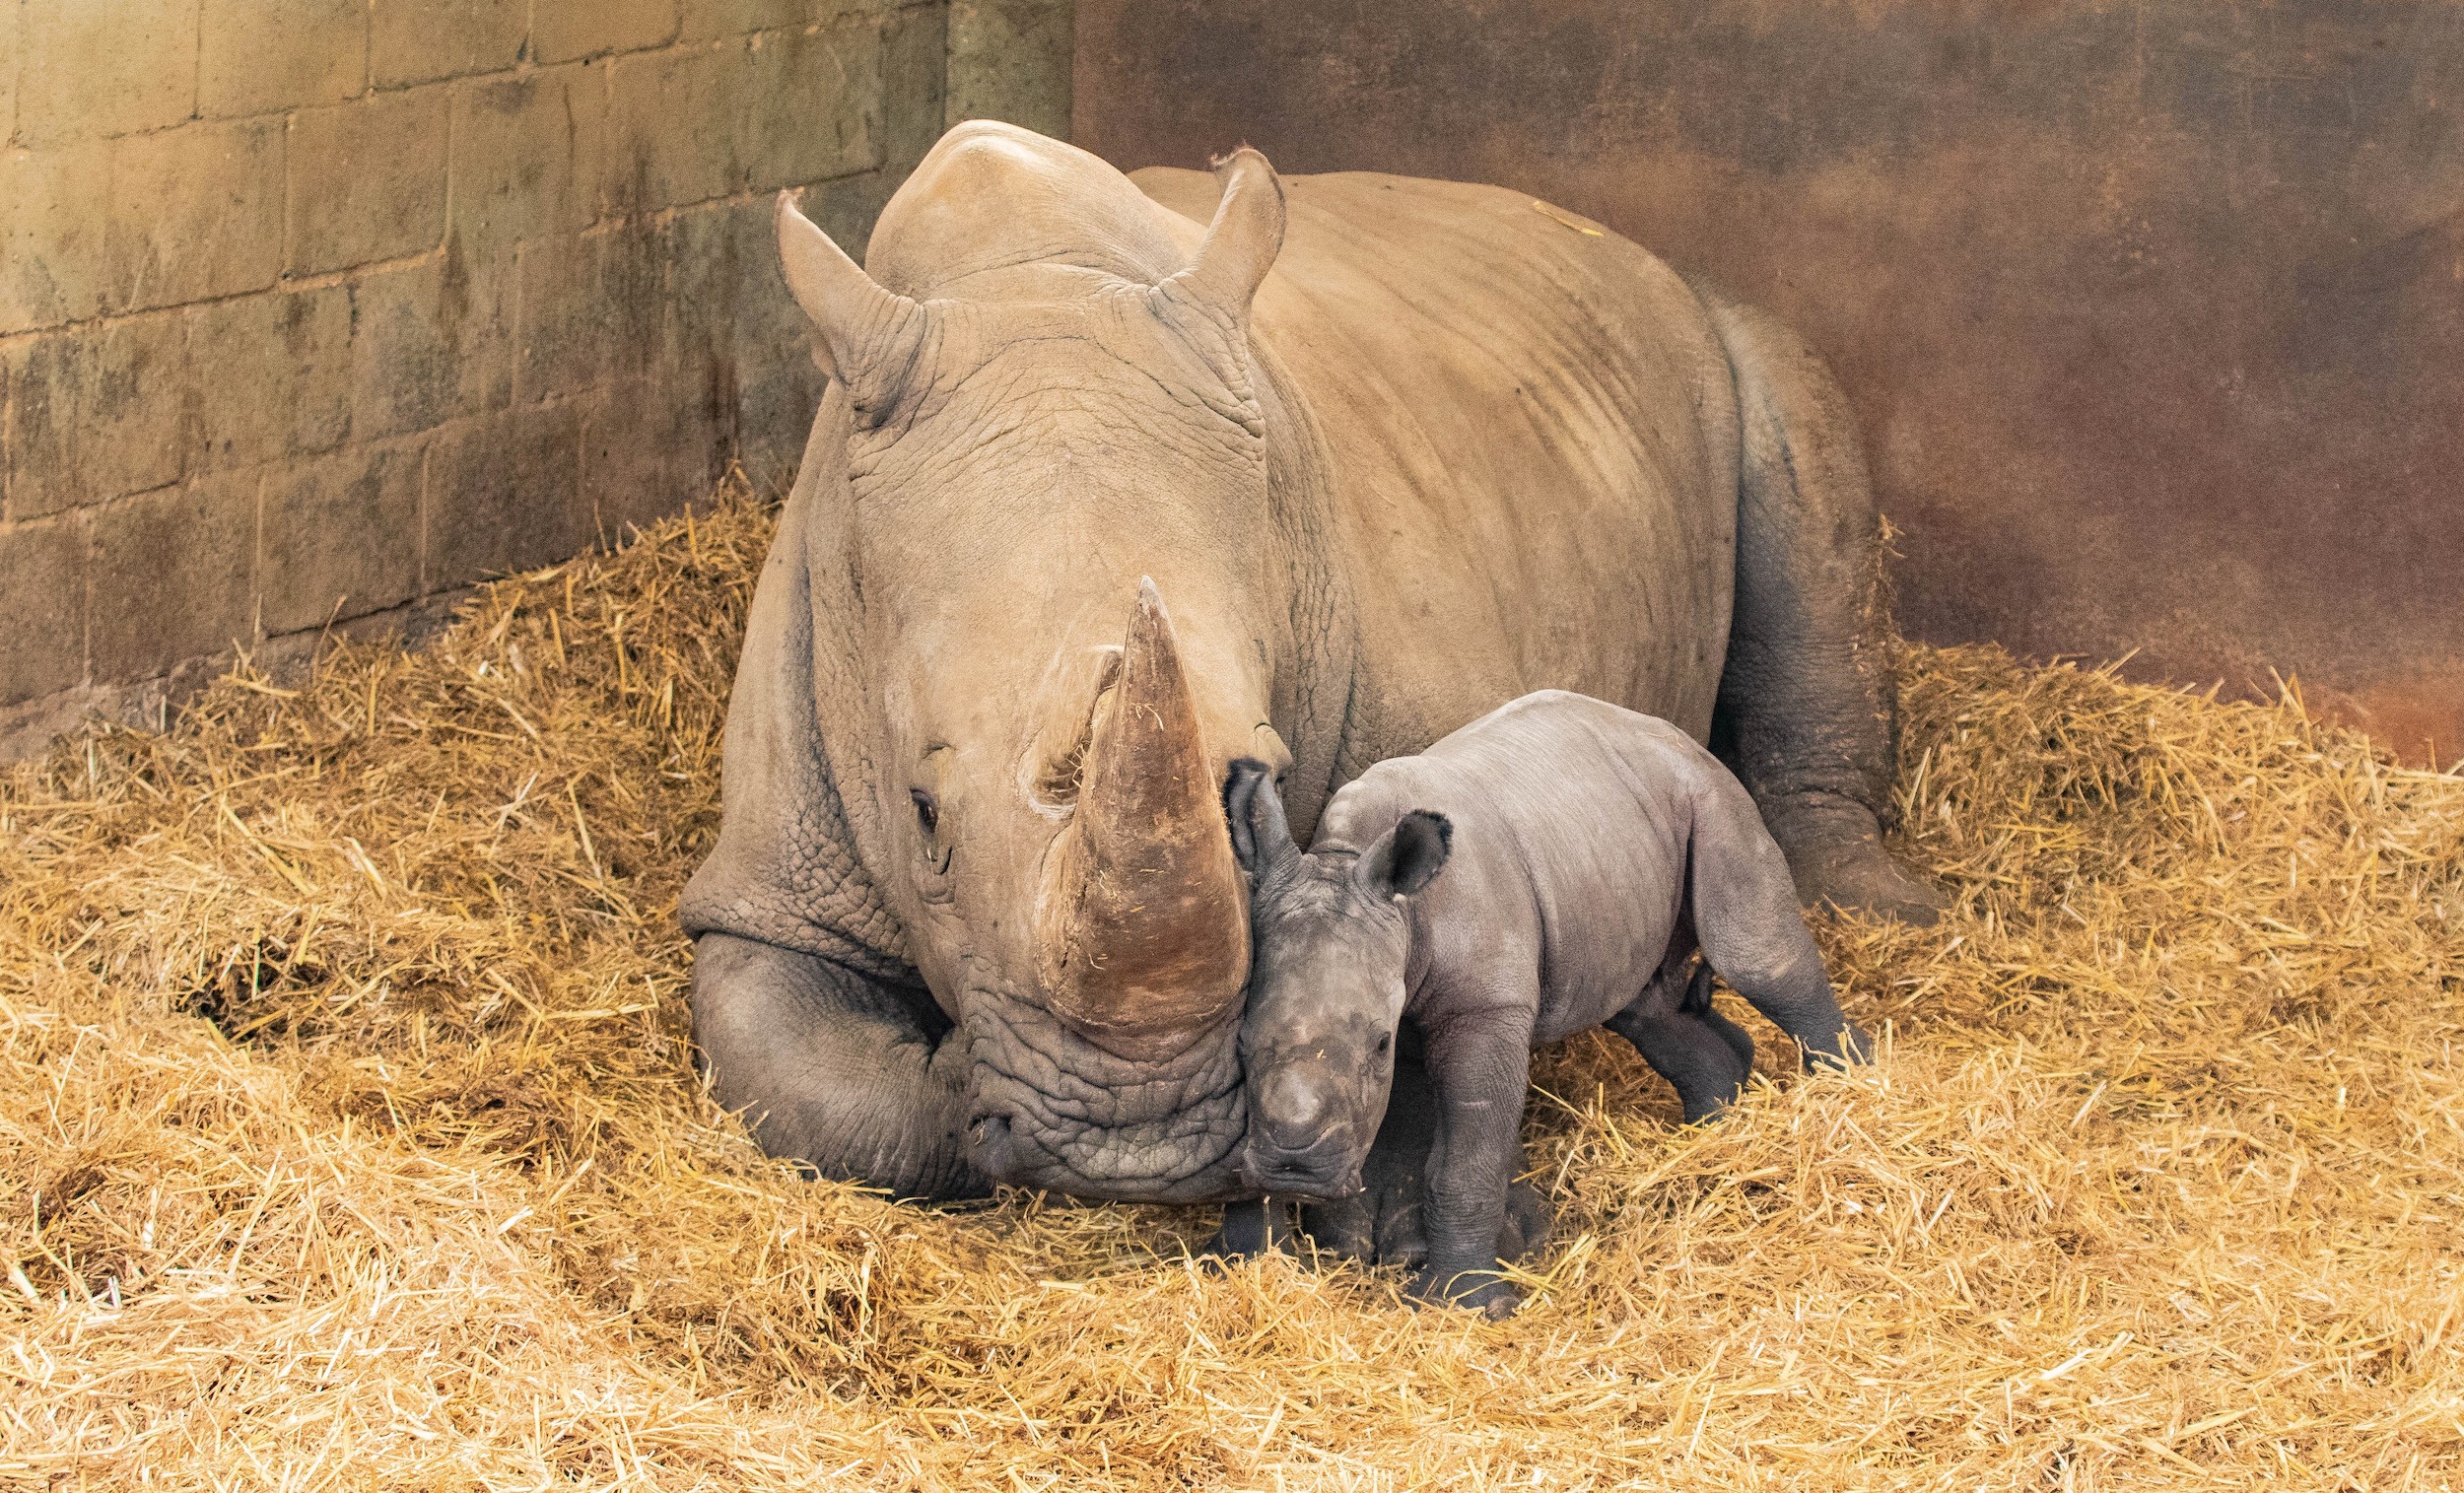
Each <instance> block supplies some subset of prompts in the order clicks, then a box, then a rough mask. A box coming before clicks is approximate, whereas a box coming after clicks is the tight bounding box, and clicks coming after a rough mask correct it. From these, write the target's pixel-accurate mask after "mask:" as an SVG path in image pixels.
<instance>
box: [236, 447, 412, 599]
mask: <svg viewBox="0 0 2464 1493" xmlns="http://www.w3.org/2000/svg"><path fill="white" fill-rule="evenodd" d="M424 455H425V452H424V451H423V450H422V449H421V448H420V447H419V446H418V445H417V444H400V445H382V446H353V447H350V448H348V449H345V450H342V451H338V452H336V453H335V454H333V455H331V456H327V457H324V458H322V459H321V460H317V461H310V462H303V463H300V464H298V465H295V466H291V467H287V468H278V469H275V470H274V471H272V472H271V473H269V475H268V476H267V479H266V484H265V493H264V498H263V502H262V509H261V510H262V518H261V520H260V524H259V529H258V533H259V539H258V545H257V552H258V555H259V557H260V561H259V568H258V571H257V607H258V620H259V625H260V626H262V627H263V629H264V630H265V632H266V633H267V634H268V635H269V636H270V635H272V634H277V633H290V632H297V631H299V630H300V629H302V628H314V627H323V626H324V625H325V624H326V623H327V622H330V621H339V620H343V619H348V618H352V617H364V616H366V615H367V614H369V613H370V612H381V611H383V610H384V609H385V608H387V607H390V606H399V605H400V604H401V603H403V602H405V601H408V600H409V599H410V598H411V597H412V596H413V595H415V594H417V593H418V590H419V527H420V525H419V507H420V469H421V466H422V458H423V456H424Z"/></svg>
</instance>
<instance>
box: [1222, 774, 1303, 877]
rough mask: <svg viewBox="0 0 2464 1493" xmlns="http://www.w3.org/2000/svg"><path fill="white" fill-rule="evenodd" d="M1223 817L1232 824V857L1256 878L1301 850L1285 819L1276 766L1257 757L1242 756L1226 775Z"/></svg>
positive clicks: (1250, 875)
mask: <svg viewBox="0 0 2464 1493" xmlns="http://www.w3.org/2000/svg"><path fill="white" fill-rule="evenodd" d="M1223 817H1224V819H1225V820H1226V821H1227V822H1228V823H1229V824H1230V825H1231V826H1232V857H1233V858H1234V859H1235V860H1238V861H1239V862H1240V863H1241V869H1242V870H1244V871H1247V872H1248V873H1249V877H1250V879H1251V880H1252V881H1255V880H1257V879H1258V878H1259V877H1261V876H1264V875H1265V874H1266V872H1267V871H1268V870H1270V869H1272V867H1273V866H1274V863H1275V862H1276V861H1278V860H1281V859H1282V858H1283V857H1284V856H1286V855H1295V854H1298V853H1299V852H1300V848H1299V847H1298V846H1295V845H1293V844H1292V831H1291V827H1290V826H1289V825H1288V824H1286V823H1285V822H1284V819H1283V795H1282V794H1280V793H1278V792H1276V791H1275V787H1274V769H1272V768H1270V767H1268V766H1266V764H1265V763H1263V762H1260V761H1259V760H1258V759H1257V758H1255V757H1243V758H1240V759H1238V760H1237V761H1235V762H1234V763H1233V764H1232V770H1231V772H1230V773H1228V774H1227V775H1225V777H1224V780H1223Z"/></svg>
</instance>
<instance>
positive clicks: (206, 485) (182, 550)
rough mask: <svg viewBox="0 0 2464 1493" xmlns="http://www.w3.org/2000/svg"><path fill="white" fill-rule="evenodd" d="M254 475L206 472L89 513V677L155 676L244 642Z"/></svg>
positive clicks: (248, 623)
mask: <svg viewBox="0 0 2464 1493" xmlns="http://www.w3.org/2000/svg"><path fill="white" fill-rule="evenodd" d="M264 474H265V469H264V468H262V467H251V468H249V469H247V470H244V471H238V472H216V473H214V474H213V475H211V476H208V477H203V478H200V479H198V480H197V481H195V482H190V483H186V484H183V485H181V486H179V487H172V488H165V489H163V490H162V491H161V492H157V493H146V494H143V495H141V496H139V497H135V498H130V499H126V500H124V501H122V502H119V503H113V504H107V505H105V506H104V507H103V508H99V509H95V510H94V514H93V517H92V520H91V521H92V523H93V525H94V571H93V581H92V584H93V587H94V602H95V604H94V608H93V617H92V620H91V622H90V623H89V626H88V649H89V656H90V658H91V659H92V667H93V670H94V677H95V678H96V679H97V680H100V681H103V682H114V681H118V680H123V679H141V678H145V677H147V676H149V675H154V674H160V673H163V672H165V671H166V670H168V669H169V668H171V665H173V664H175V663H178V662H180V661H181V660H183V659H188V658H195V657H199V656H201V655H203V654H207V653H219V652H221V651H223V650H224V649H225V648H228V647H230V646H232V645H234V644H236V643H246V642H248V641H249V640H250V639H251V638H253V637H254V635H255V618H254V615H253V614H254V612H255V607H254V604H253V603H254V594H253V590H252V588H251V585H250V578H251V577H250V573H251V571H252V570H253V569H254V565H255V560H256V499H257V489H258V487H259V486H260V485H261V484H262V483H263V482H264V480H265V475H264Z"/></svg>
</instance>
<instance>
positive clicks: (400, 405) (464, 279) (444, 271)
mask: <svg viewBox="0 0 2464 1493" xmlns="http://www.w3.org/2000/svg"><path fill="white" fill-rule="evenodd" d="M511 280H512V273H511V268H510V266H508V265H507V264H505V263H504V262H503V261H501V260H479V259H473V258H470V257H466V256H464V255H463V254H462V253H461V252H460V250H459V247H458V246H457V245H448V246H447V248H446V250H445V254H444V256H443V257H442V258H440V259H436V260H432V261H430V262H428V263H425V264H419V265H413V266H411V267H409V268H405V269H398V270H388V271H385V272H383V273H380V274H374V275H370V276H368V277H367V278H365V279H363V280H360V281H359V282H357V283H356V284H355V285H353V287H352V290H351V294H352V307H353V310H354V312H355V314H356V315H357V318H358V324H357V332H356V334H355V335H354V336H353V338H352V340H351V433H352V435H353V437H354V438H356V439H358V440H362V441H373V440H377V439H380V438H383V437H386V436H394V435H400V434H402V433H404V432H406V431H420V430H427V429H428V428H430V427H432V426H438V425H443V424H444V423H445V421H447V420H450V419H453V418H454V417H456V416H460V415H476V414H479V413H480V412H482V411H484V410H491V409H501V408H503V407H504V405H505V403H506V401H507V400H508V399H510V398H511V397H512V392H513V391H512V374H513V370H512V357H511V353H510V348H511V338H510V335H509V333H510V328H509V325H508V322H509V319H510V317H509V314H508V313H509V309H510V308H509V307H508V305H507V304H506V302H507V286H508V284H509V283H510V281H511Z"/></svg>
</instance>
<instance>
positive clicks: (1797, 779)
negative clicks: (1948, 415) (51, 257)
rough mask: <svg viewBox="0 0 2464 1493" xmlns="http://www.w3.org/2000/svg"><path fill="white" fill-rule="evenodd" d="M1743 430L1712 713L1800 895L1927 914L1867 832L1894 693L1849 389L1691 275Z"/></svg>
mask: <svg viewBox="0 0 2464 1493" xmlns="http://www.w3.org/2000/svg"><path fill="white" fill-rule="evenodd" d="M1703 300H1704V302H1705V304H1706V305H1708V306H1709V308H1710V310H1711V313H1712V319H1713V322H1714V324H1715V325H1716V326H1717V327H1718V329H1719V333H1720V338H1721V341H1722V343H1723V344H1724V345H1725V346H1726V348H1727V351H1728V355H1729V362H1730V365H1731V366H1732V367H1733V368H1734V369H1735V370H1736V374H1737V395H1738V408H1739V416H1740V418H1741V420H1742V421H1743V422H1744V427H1745V440H1744V451H1743V457H1744V460H1743V468H1742V474H1741V484H1740V485H1741V491H1740V493H1739V499H1738V509H1737V589H1736V597H1737V606H1736V613H1735V618H1734V621H1733V622H1732V623H1731V626H1730V631H1729V645H1728V659H1727V663H1726V666H1725V668H1724V670H1723V672H1722V674H1721V677H1720V698H1719V705H1718V710H1717V713H1716V717H1715V719H1714V722H1713V726H1712V735H1713V740H1714V741H1715V743H1716V744H1717V745H1718V747H1719V749H1720V752H1721V755H1722V756H1723V757H1725V758H1727V759H1728V760H1729V763H1730V765H1731V766H1732V767H1733V768H1735V769H1736V772H1737V776H1738V777H1739V778H1741V779H1743V780H1745V786H1746V787H1747V788H1748V789H1750V790H1751V791H1752V793H1753V796H1754V801H1755V802H1756V803H1757V804H1759V805H1760V806H1761V809H1762V817H1763V819H1764V820H1765V821H1766V822H1767V823H1768V824H1769V826H1770V829H1771V834H1772V835H1773V837H1774V838H1776V839H1777V840H1778V841H1779V843H1780V846H1781V848H1783V849H1784V850H1786V851H1787V853H1788V862H1789V866H1790V868H1791V870H1792V871H1793V872H1794V880H1795V885H1796V889H1797V894H1798V896H1799V898H1800V899H1801V900H1802V901H1804V902H1805V903H1806V904H1807V905H1808V906H1810V907H1811V906H1814V905H1817V904H1820V903H1824V902H1828V903H1832V904H1834V905H1836V906H1839V907H1842V908H1848V909H1853V910H1857V911H1861V912H1868V913H1876V914H1880V915H1882V916H1890V917H1898V918H1902V919H1905V920H1907V921H1910V922H1919V923H1930V922H1932V921H1934V919H1935V918H1936V916H1939V914H1940V911H1941V908H1942V896H1941V894H1940V893H1939V892H1937V891H1935V889H1934V888H1933V887H1932V886H1930V885H1929V884H1927V883H1926V882H1925V881H1924V880H1923V879H1921V878H1920V877H1918V876H1917V875H1916V874H1915V873H1913V872H1911V871H1909V870H1908V869H1906V868H1905V867H1903V866H1901V865H1900V864H1899V863H1898V862H1897V861H1895V860H1893V859H1892V858H1891V856H1890V853H1889V852H1888V851H1887V850H1885V849H1884V848H1882V831H1883V830H1884V829H1885V828H1887V827H1888V826H1889V824H1890V821H1891V819H1892V815H1893V808H1892V803H1891V796H1890V795H1891V780H1892V777H1893V774H1894V772H1895V770H1896V768H1897V760H1896V759H1897V752H1898V741H1897V735H1898V727H1897V719H1896V716H1897V708H1898V702H1897V696H1896V689H1895V685H1894V681H1893V679H1892V675H1891V664H1890V656H1889V633H1890V614H1889V607H1888V602H1887V600H1886V596H1885V591H1884V586H1883V577H1882V520H1881V516H1880V514H1879V513H1878V512H1877V511H1876V509H1875V507H1874V493H1873V489H1872V486H1871V484H1870V482H1869V480H1868V477H1867V473H1866V464H1865V451H1864V448H1863V446H1862V445H1861V444H1860V443H1859V441H1858V440H1857V430H1856V422H1855V420H1854V418H1853V417H1852V416H1851V415H1850V414H1849V411H1848V401H1847V398H1846V396H1844V395H1843V394H1842V393H1841V392H1840V390H1839V385H1838V384H1837V382H1835V381H1834V380H1833V379H1832V377H1831V374H1830V371H1829V370H1828V369H1826V368H1825V367H1823V365H1822V361H1821V359H1820V358H1819V357H1818V356H1817V355H1816V354H1815V353H1814V350H1813V349H1812V348H1810V347H1808V346H1807V345H1806V344H1805V342H1804V341H1803V340H1802V339H1800V338H1799V337H1798V336H1797V335H1796V334H1795V333H1794V332H1792V331H1791V330H1789V329H1788V328H1787V327H1786V326H1784V325H1782V324H1781V323H1780V322H1779V321H1778V320H1777V319H1776V318H1773V317H1771V316H1767V315H1764V314H1763V313H1761V312H1759V311H1755V310H1752V309H1750V308H1747V307H1745V306H1741V305H1734V304H1732V303H1729V302H1727V301H1725V300H1723V299H1721V298H1719V297H1717V296H1716V295H1712V294H1709V293H1705V294H1704V296H1703Z"/></svg>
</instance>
